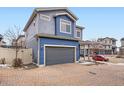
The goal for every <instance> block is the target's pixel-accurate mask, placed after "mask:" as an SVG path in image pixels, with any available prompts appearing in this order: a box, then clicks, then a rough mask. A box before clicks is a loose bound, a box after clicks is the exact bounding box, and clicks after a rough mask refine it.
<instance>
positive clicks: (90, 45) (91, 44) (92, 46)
mask: <svg viewBox="0 0 124 93" xmlns="http://www.w3.org/2000/svg"><path fill="white" fill-rule="evenodd" d="M94 53H96V54H104V53H105V52H104V46H103V44H102V43H101V42H97V41H89V40H86V41H80V55H81V56H88V55H92V54H94Z"/></svg>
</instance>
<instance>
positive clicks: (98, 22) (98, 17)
mask: <svg viewBox="0 0 124 93" xmlns="http://www.w3.org/2000/svg"><path fill="white" fill-rule="evenodd" d="M33 9H34V8H0V33H1V34H4V33H5V32H6V30H7V29H8V28H10V27H13V25H18V26H20V27H21V28H22V29H23V27H24V25H25V24H26V22H27V20H28V19H29V17H30V15H31V13H32V11H33ZM70 10H71V11H72V12H74V14H75V15H76V16H78V18H79V20H78V21H77V24H78V25H81V26H84V27H85V30H84V33H83V39H84V40H92V39H97V38H100V37H113V38H116V39H117V40H118V42H117V44H118V46H120V38H122V37H124V8H95V7H94V8H85V7H78V8H75V7H74V8H70Z"/></svg>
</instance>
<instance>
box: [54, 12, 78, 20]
mask: <svg viewBox="0 0 124 93" xmlns="http://www.w3.org/2000/svg"><path fill="white" fill-rule="evenodd" d="M61 15H66V16H68V17H69V18H70V19H72V20H73V21H76V19H75V18H73V16H71V15H70V14H68V13H59V14H56V15H55V16H54V17H57V16H61Z"/></svg>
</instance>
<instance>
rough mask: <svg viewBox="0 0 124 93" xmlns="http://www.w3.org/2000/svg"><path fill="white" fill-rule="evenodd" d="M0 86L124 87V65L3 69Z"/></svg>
mask: <svg viewBox="0 0 124 93" xmlns="http://www.w3.org/2000/svg"><path fill="white" fill-rule="evenodd" d="M0 85H3V86H4V85H5V86H6V85H9V86H10V85H12V86H13V85H14V86H16V85H21V86H22V85H25V86H27V85H30V86H32V85H37V86H38V85H43V86H44V85H49V86H52V85H54V86H56V85H62V86H63V85H69V86H73V85H77V86H78V85H85V86H93V85H124V65H123V66H120V65H119V66H118V65H105V64H104V65H91V66H85V65H81V64H61V65H53V66H47V67H42V68H33V69H29V70H24V69H12V68H7V69H5V68H1V69H0Z"/></svg>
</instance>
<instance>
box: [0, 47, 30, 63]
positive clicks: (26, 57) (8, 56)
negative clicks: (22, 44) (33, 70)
mask: <svg viewBox="0 0 124 93" xmlns="http://www.w3.org/2000/svg"><path fill="white" fill-rule="evenodd" d="M15 56H16V55H15V49H11V48H0V59H1V58H5V60H6V63H7V64H10V65H11V64H12V61H13V59H14V58H15ZM18 58H21V59H22V61H23V63H24V64H29V63H32V49H20V50H19V52H18Z"/></svg>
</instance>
